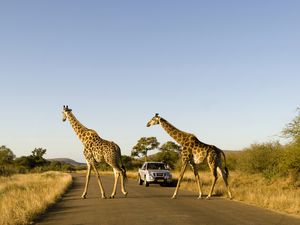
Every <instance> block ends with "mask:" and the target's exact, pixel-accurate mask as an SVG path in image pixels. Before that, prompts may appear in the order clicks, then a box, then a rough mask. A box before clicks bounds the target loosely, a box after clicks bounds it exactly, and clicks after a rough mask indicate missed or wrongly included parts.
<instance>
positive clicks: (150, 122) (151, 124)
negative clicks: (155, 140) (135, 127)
mask: <svg viewBox="0 0 300 225" xmlns="http://www.w3.org/2000/svg"><path fill="white" fill-rule="evenodd" d="M159 120H160V116H159V115H158V113H156V114H155V116H154V117H153V118H152V119H151V120H149V122H148V123H147V127H150V126H153V125H157V124H159Z"/></svg>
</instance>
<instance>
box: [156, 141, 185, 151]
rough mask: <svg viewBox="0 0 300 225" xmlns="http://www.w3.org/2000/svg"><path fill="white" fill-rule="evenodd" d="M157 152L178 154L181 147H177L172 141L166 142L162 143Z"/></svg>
mask: <svg viewBox="0 0 300 225" xmlns="http://www.w3.org/2000/svg"><path fill="white" fill-rule="evenodd" d="M159 150H160V151H162V152H177V153H179V152H180V151H181V147H180V145H177V144H176V143H175V142H173V141H168V142H166V143H164V144H163V145H162V146H161V147H160V148H159Z"/></svg>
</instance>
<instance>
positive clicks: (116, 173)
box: [110, 168, 120, 198]
mask: <svg viewBox="0 0 300 225" xmlns="http://www.w3.org/2000/svg"><path fill="white" fill-rule="evenodd" d="M113 170H114V175H115V183H114V187H113V191H112V193H111V195H110V198H114V197H115V195H116V191H117V183H118V179H119V176H120V172H119V171H117V170H116V169H115V168H113Z"/></svg>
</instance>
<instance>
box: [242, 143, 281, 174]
mask: <svg viewBox="0 0 300 225" xmlns="http://www.w3.org/2000/svg"><path fill="white" fill-rule="evenodd" d="M282 156H283V147H282V145H280V144H279V142H270V143H263V144H253V145H251V146H250V147H249V148H246V149H245V150H244V151H243V152H242V154H241V155H240V158H238V159H237V167H238V168H239V169H240V170H242V171H245V172H248V173H262V174H263V175H264V176H265V177H266V178H272V177H274V176H275V175H277V174H279V172H280V171H279V163H280V160H281V158H282Z"/></svg>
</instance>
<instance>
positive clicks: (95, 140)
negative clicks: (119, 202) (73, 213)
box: [62, 106, 127, 198]
mask: <svg viewBox="0 0 300 225" xmlns="http://www.w3.org/2000/svg"><path fill="white" fill-rule="evenodd" d="M62 113H63V122H65V121H66V120H67V119H68V120H69V122H70V124H71V126H72V127H73V129H74V131H75V133H76V134H77V136H78V137H79V139H80V141H81V142H82V143H83V145H84V150H83V154H84V157H85V159H86V162H87V173H86V180H85V187H84V191H83V194H82V196H81V197H82V198H86V195H87V190H88V184H89V180H90V173H91V168H93V170H94V172H95V174H96V177H97V182H98V185H99V187H100V191H101V198H106V196H105V191H104V189H103V185H102V182H101V178H100V175H99V173H98V170H97V169H96V164H97V163H98V162H106V163H107V164H108V165H110V166H111V167H112V168H113V171H114V177H115V181H114V187H113V191H112V194H111V195H110V198H114V196H115V194H116V189H117V182H118V178H119V176H120V175H121V191H122V193H123V194H124V196H125V197H126V196H127V191H126V190H125V185H124V181H125V179H126V170H125V167H124V165H123V164H122V160H121V150H120V147H119V146H118V145H117V144H115V143H114V142H112V141H107V140H104V139H102V138H100V137H99V135H98V134H97V132H96V131H94V130H92V129H88V128H86V127H85V126H83V125H82V124H81V123H80V122H79V121H78V120H77V119H76V117H75V116H74V115H73V113H72V109H70V108H69V107H68V106H63V112H62Z"/></svg>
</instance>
